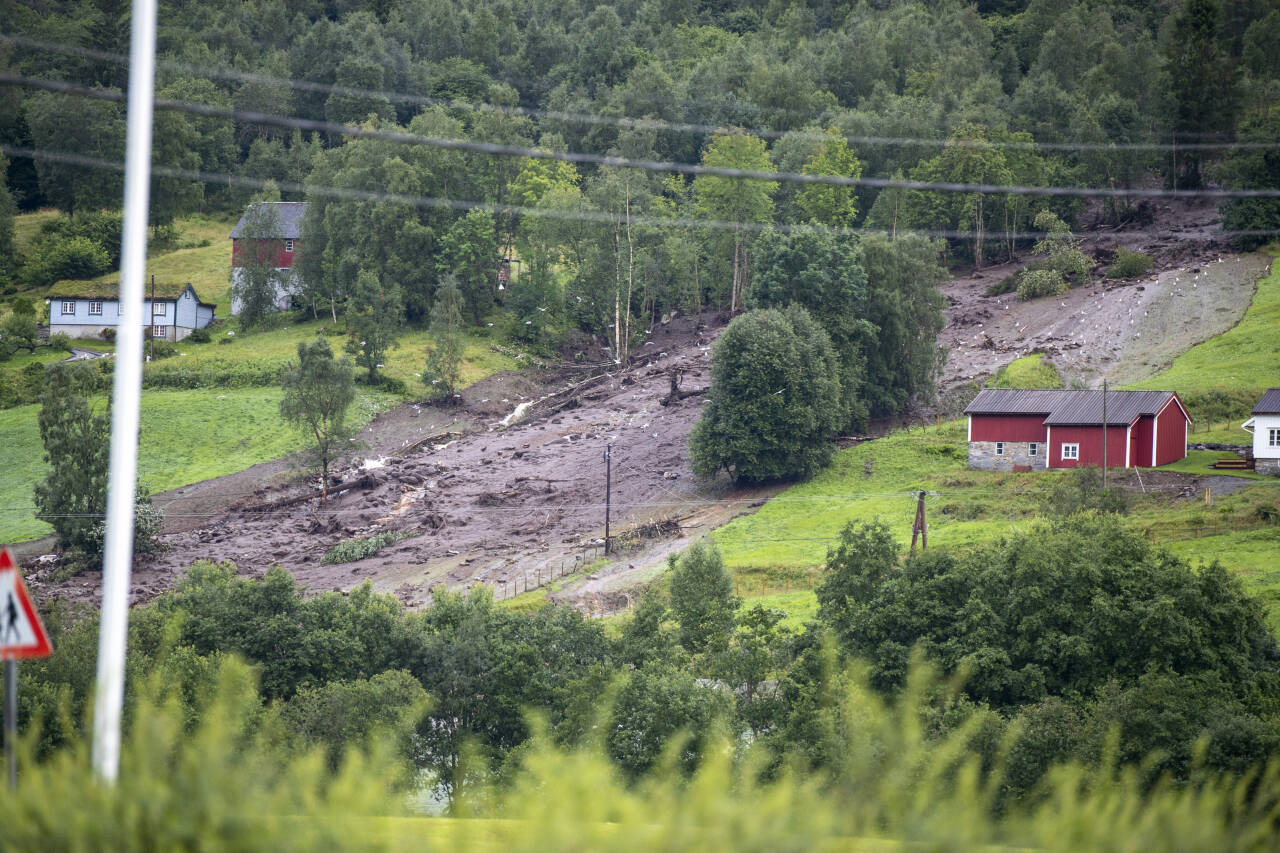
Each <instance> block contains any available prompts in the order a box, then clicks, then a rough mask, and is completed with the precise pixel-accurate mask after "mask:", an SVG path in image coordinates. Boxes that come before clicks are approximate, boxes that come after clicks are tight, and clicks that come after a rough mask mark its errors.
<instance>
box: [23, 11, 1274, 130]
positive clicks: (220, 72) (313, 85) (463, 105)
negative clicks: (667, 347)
mask: <svg viewBox="0 0 1280 853" xmlns="http://www.w3.org/2000/svg"><path fill="white" fill-rule="evenodd" d="M0 40H7V41H10V42H13V43H14V44H20V45H22V46H24V47H31V48H36V49H40V50H47V51H51V52H56V53H61V54H63V55H67V56H80V57H86V58H90V59H98V60H102V61H104V62H112V63H116V64H126V65H127V63H128V58H127V57H125V56H124V55H123V54H119V53H113V52H110V51H104V50H93V49H90V48H83V47H79V46H75V45H63V44H59V43H56V42H45V41H38V40H35V39H30V38H26V37H25V36H17V35H12V34H3V33H0ZM157 65H158V67H160V68H162V69H165V70H169V71H176V72H179V73H183V74H189V75H193V76H197V77H208V78H213V79H219V80H231V81H235V82H239V83H255V84H260V85H266V86H287V87H289V88H291V89H295V90H299V91H304V92H314V93H317V94H324V95H335V94H336V95H341V96H344V97H355V98H384V99H386V100H387V101H389V102H393V103H402V104H412V105H416V106H435V107H443V108H446V109H460V110H467V111H469V112H478V113H491V114H497V115H507V116H518V117H521V118H529V119H538V120H543V121H557V122H564V123H567V124H590V125H604V126H612V127H618V128H622V129H624V130H656V131H661V132H666V133H690V134H702V135H715V134H730V133H747V134H750V135H752V136H758V137H761V138H764V139H782V138H789V139H809V140H813V141H815V142H823V141H825V140H827V139H828V138H829V136H828V134H826V133H818V132H814V131H807V130H791V131H786V130H774V129H772V128H766V127H732V128H731V127H725V126H724V125H713V124H701V123H696V122H675V121H669V120H666V119H659V118H634V117H629V116H609V115H602V114H599V113H586V112H573V111H566V110H552V109H541V108H535V107H521V106H518V105H506V104H486V103H477V102H473V101H463V100H459V99H452V98H436V97H431V96H429V95H415V94H412V93H406V92H397V91H395V90H391V89H363V88H355V87H351V86H340V85H337V84H333V83H319V82H316V81H312V80H297V79H293V78H282V77H273V76H270V75H266V74H258V73H254V72H250V71H237V70H234V69H223V68H211V67H208V66H197V65H192V64H190V63H185V62H179V61H176V60H158V62H157ZM752 106H753V107H754V106H755V105H754V104H753V105H752ZM758 109H761V110H765V109H768V108H764V107H758ZM836 136H837V137H838V138H841V139H844V140H845V141H846V142H848V143H850V144H853V145H867V146H877V145H878V146H896V147H907V146H914V147H938V148H941V147H946V146H953V147H959V148H981V149H989V148H996V149H1010V150H1016V151H1101V152H1122V151H1153V152H1175V151H1225V150H1254V149H1262V150H1270V149H1274V148H1280V142H1239V141H1231V142H1171V143H1163V142H1036V141H1020V140H1007V139H1006V140H985V139H966V138H956V137H952V138H945V139H942V138H920V137H905V136H877V135H866V134H845V133H837V134H836Z"/></svg>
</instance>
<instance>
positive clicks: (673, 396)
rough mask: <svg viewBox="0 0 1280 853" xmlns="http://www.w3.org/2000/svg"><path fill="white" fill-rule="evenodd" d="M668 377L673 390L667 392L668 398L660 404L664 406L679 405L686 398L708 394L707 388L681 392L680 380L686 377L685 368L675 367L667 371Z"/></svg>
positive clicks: (664, 398) (663, 399)
mask: <svg viewBox="0 0 1280 853" xmlns="http://www.w3.org/2000/svg"><path fill="white" fill-rule="evenodd" d="M667 376H668V377H669V378H670V379H671V390H670V391H668V392H667V396H665V397H663V398H662V399H661V400H660V401H659V402H660V403H662V405H664V406H670V405H671V404H672V403H678V402H680V401H681V400H683V399H684V398H685V397H696V396H697V395H699V394H705V393H707V389H706V388H696V389H694V390H692V391H681V390H680V379H681V377H683V376H684V368H682V367H673V368H671V369H670V370H668V371H667Z"/></svg>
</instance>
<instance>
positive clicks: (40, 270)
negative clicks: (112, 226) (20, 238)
mask: <svg viewBox="0 0 1280 853" xmlns="http://www.w3.org/2000/svg"><path fill="white" fill-rule="evenodd" d="M110 269H111V255H110V253H109V252H108V251H107V249H106V247H104V246H103V245H102V244H101V243H98V242H96V241H94V240H91V239H89V238H88V237H66V238H58V239H56V240H52V241H49V242H46V243H42V244H37V245H35V246H33V247H32V250H31V253H30V255H29V256H28V258H27V263H26V267H25V270H26V276H27V280H28V283H30V284H31V285H32V286H34V287H48V286H49V285H51V284H53V283H54V282H55V281H62V280H63V279H76V280H82V279H89V278H93V277H95V276H99V275H102V274H103V273H105V272H107V271H108V270H110Z"/></svg>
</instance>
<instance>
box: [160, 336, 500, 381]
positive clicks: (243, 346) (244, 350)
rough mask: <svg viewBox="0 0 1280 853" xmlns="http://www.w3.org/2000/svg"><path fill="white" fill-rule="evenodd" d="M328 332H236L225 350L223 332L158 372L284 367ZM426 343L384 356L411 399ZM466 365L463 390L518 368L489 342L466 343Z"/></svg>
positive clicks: (407, 340)
mask: <svg viewBox="0 0 1280 853" xmlns="http://www.w3.org/2000/svg"><path fill="white" fill-rule="evenodd" d="M326 326H329V327H331V326H333V321H332V320H328V322H327V323H326V321H325V320H309V321H307V322H304V323H290V324H289V325H287V326H282V327H281V328H278V329H273V330H271V331H268V332H239V331H237V332H236V334H235V335H234V336H233V337H231V338H230V340H231V341H232V342H231V343H229V344H222V343H219V342H218V341H219V340H222V339H226V338H227V335H226V334H225V332H224V333H222V334H219V335H218V336H217V337H216V338H215V339H214V340H213V341H212V342H210V343H207V344H197V343H191V342H190V341H182V342H180V343H179V344H178V351H179V353H181V354H180V355H177V356H174V357H173V358H171V359H167V360H165V361H163V362H160V363H159V364H158V365H157V367H160V368H163V367H165V366H168V365H171V364H174V363H175V361H176V360H178V359H180V360H181V361H182V362H183V363H184V366H189V367H192V368H196V367H199V366H200V365H201V364H202V363H205V362H218V361H252V362H255V363H261V362H262V361H276V362H279V363H280V365H281V366H283V365H284V364H285V362H287V361H289V360H296V359H297V357H298V343H299V342H300V341H308V340H311V339H312V338H314V337H315V336H316V335H317V334H318V333H319V332H320V331H321V330H322V329H324V328H326ZM237 328H238V326H237V325H236V324H234V323H233V324H231V326H230V328H229V331H235V330H236V329H237ZM428 337H429V336H428V335H427V333H426V331H424V330H422V329H412V330H410V331H407V332H405V333H404V334H403V335H401V336H400V345H399V346H398V347H397V348H395V349H393V350H391V352H390V353H388V354H387V360H386V367H384V368H383V370H382V371H381V372H382V373H385V374H386V375H387V376H390V377H393V378H395V379H400V380H402V381H403V382H404V383H405V384H406V385H407V386H408V390H409V394H410V395H411V396H414V397H417V396H421V395H422V394H423V393H424V392H425V389H424V388H423V386H422V384H421V382H422V380H421V378H420V377H419V374H420V373H421V372H422V367H423V365H424V364H425V363H426V345H427V341H428ZM345 343H346V336H345V335H333V336H330V338H329V346H331V347H332V348H333V350H334V353H335V354H336V355H339V356H341V355H342V354H343V351H342V347H343V344H345ZM464 359H465V363H464V364H463V372H462V373H463V376H462V378H463V383H464V384H470V383H471V382H474V381H476V380H477V379H481V378H483V377H485V376H488V375H489V374H490V373H494V372H496V371H499V370H511V369H513V368H515V367H518V366H519V362H517V361H515V360H514V359H511V358H509V357H507V356H504V355H499V354H498V353H495V352H493V351H492V350H491V349H490V348H489V343H488V340H487V339H486V338H482V337H471V338H469V339H468V341H467V348H466V352H465V354H464Z"/></svg>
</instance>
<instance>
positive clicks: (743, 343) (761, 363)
mask: <svg viewBox="0 0 1280 853" xmlns="http://www.w3.org/2000/svg"><path fill="white" fill-rule="evenodd" d="M840 395H841V390H840V364H839V361H838V359H837V357H836V354H835V350H834V349H833V348H832V346H831V339H830V338H829V337H828V336H827V333H826V332H825V331H823V329H822V327H821V326H819V325H818V324H817V323H815V322H814V321H813V319H812V318H811V317H810V316H809V313H808V312H807V311H805V310H804V308H802V307H800V306H798V305H793V306H791V307H790V308H788V309H787V310H785V311H779V310H777V309H767V310H758V311H752V312H750V313H747V314H744V315H742V316H741V317H738V318H737V319H735V320H734V321H733V322H732V323H730V324H729V327H728V328H727V329H725V331H724V333H723V334H722V335H721V336H720V339H719V340H717V341H716V343H715V347H714V348H713V349H712V354H711V387H710V389H709V390H708V392H707V404H706V406H705V408H704V409H703V411H702V417H701V418H699V420H698V422H697V424H695V425H694V428H693V431H692V432H691V433H690V435H689V456H690V459H691V461H692V464H693V470H694V472H695V473H697V474H698V475H699V476H702V477H711V476H714V475H715V474H716V472H717V471H719V470H720V469H721V468H724V469H725V470H727V471H728V472H729V473H730V474H731V475H732V476H733V477H734V479H735V480H738V481H740V482H748V483H749V482H761V481H766V480H777V479H785V478H791V477H808V476H810V475H812V474H814V473H816V472H817V471H818V469H819V468H821V467H822V466H823V465H825V464H826V462H827V460H828V459H830V457H831V445H830V440H831V438H832V436H834V435H835V434H836V430H837V429H839V427H840V423H841V406H840Z"/></svg>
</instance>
